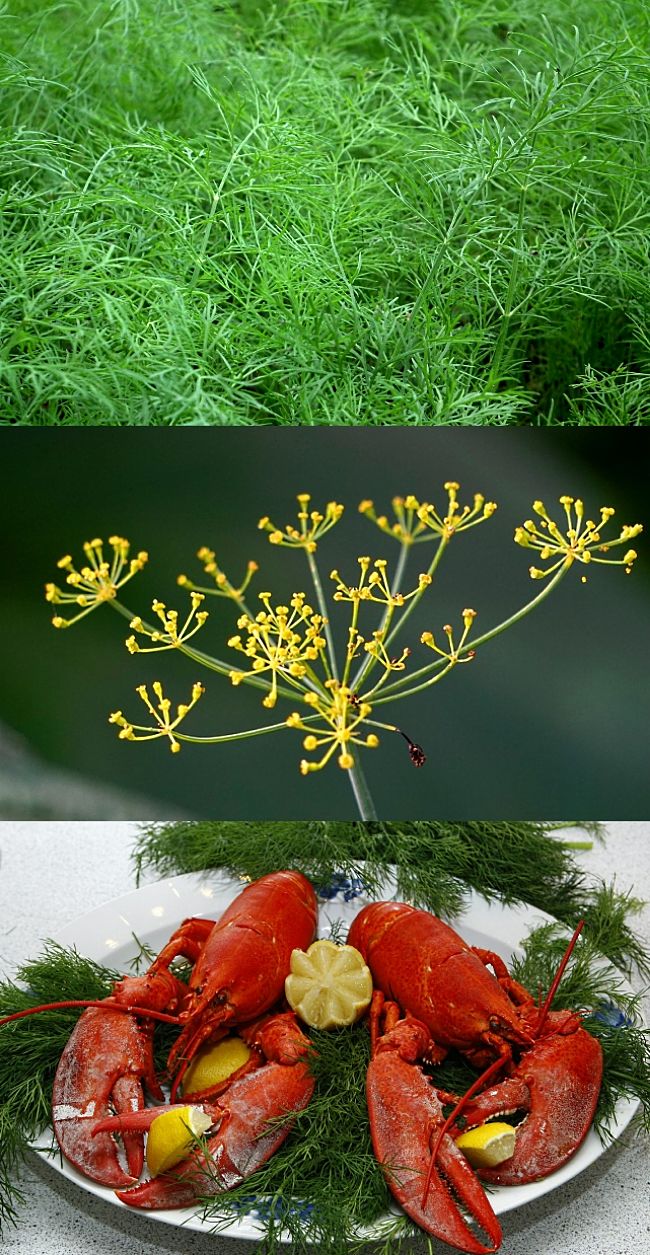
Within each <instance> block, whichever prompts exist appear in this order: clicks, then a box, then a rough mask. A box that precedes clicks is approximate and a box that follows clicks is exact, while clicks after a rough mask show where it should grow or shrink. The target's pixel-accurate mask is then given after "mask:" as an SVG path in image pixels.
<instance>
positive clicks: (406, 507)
mask: <svg viewBox="0 0 650 1255" xmlns="http://www.w3.org/2000/svg"><path fill="white" fill-rule="evenodd" d="M444 489H445V492H446V493H447V506H446V511H445V513H444V514H443V513H441V512H439V511H438V510H437V509H436V507H435V506H434V505H432V504H431V502H429V501H419V500H418V498H417V497H414V496H413V494H412V493H409V495H408V496H406V497H393V500H392V506H393V513H394V515H395V522H391V521H390V519H389V518H388V517H387V516H386V515H385V514H377V513H376V511H375V506H374V502H372V501H368V500H367V501H361V502H360V503H359V513H360V514H363V515H365V517H366V518H367V519H370V521H371V522H372V523H375V524H376V525H377V527H378V528H379V529H380V531H382V532H385V533H386V535H388V536H392V537H393V538H394V539H395V540H398V541H399V542H400V544H403V545H413V544H417V543H418V541H423V540H432V539H433V538H434V537H435V536H438V537H439V538H440V539H443V540H450V539H451V537H452V536H454V535H455V533H456V532H463V531H467V529H468V528H470V527H475V526H476V525H477V524H478V523H483V522H485V520H486V519H489V518H491V517H492V515H493V514H494V512H495V510H496V508H497V506H496V502H494V501H486V500H485V497H484V496H483V494H482V493H480V492H477V493H475V494H474V502H473V504H472V505H471V506H469V505H460V504H459V501H458V493H459V492H460V484H457V483H456V482H455V480H448V481H447V482H446V483H445V484H444Z"/></svg>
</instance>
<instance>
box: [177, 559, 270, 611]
mask: <svg viewBox="0 0 650 1255" xmlns="http://www.w3.org/2000/svg"><path fill="white" fill-rule="evenodd" d="M196 556H197V558H198V559H199V562H202V563H203V570H204V572H205V574H206V575H207V576H208V578H209V579H211V580H212V581H213V585H210V586H209V587H208V588H206V587H205V586H204V585H202V584H195V583H194V581H193V580H191V579H190V578H189V576H188V575H179V576H178V577H177V579H176V583H177V584H179V585H180V587H181V588H187V589H191V590H193V591H194V592H198V593H203V594H204V595H206V596H210V597H228V598H229V599H230V600H231V601H236V602H239V603H241V602H242V601H243V599H244V593H245V592H246V589H247V588H248V585H249V584H250V582H251V580H252V578H253V576H254V574H255V572H256V571H257V570H259V567H258V564H257V562H252V561H251V562H248V563H247V564H246V573H245V575H244V578H243V580H242V582H241V584H239V585H238V586H237V587H236V586H235V585H234V584H232V583H231V582H230V580H229V579H228V576H227V575H226V573H225V571H223V570H222V569H221V567H220V566H219V563H218V562H217V559H216V555H215V552H214V549H208V547H207V545H202V546H201V548H200V549H199V550H198V552H197V555H196Z"/></svg>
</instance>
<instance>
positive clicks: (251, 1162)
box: [100, 1012, 314, 1210]
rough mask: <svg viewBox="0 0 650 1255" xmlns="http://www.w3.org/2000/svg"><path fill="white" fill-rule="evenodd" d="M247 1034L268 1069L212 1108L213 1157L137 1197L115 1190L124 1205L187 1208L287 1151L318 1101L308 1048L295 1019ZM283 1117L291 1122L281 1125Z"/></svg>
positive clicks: (137, 1191)
mask: <svg viewBox="0 0 650 1255" xmlns="http://www.w3.org/2000/svg"><path fill="white" fill-rule="evenodd" d="M247 1032H248V1034H249V1035H250V1036H251V1038H253V1037H254V1044H255V1046H256V1048H257V1049H259V1050H260V1051H261V1052H262V1053H263V1055H264V1057H265V1058H266V1059H267V1063H265V1064H264V1065H263V1066H262V1067H260V1068H257V1069H256V1070H255V1071H252V1072H248V1073H247V1074H246V1075H244V1076H240V1078H239V1079H238V1080H236V1081H235V1082H234V1083H233V1084H232V1086H231V1087H230V1089H229V1090H228V1092H227V1093H226V1094H224V1095H223V1096H222V1097H221V1098H219V1099H218V1100H216V1101H215V1102H214V1104H210V1108H209V1110H210V1112H211V1113H212V1110H213V1108H214V1110H215V1112H216V1117H217V1118H216V1119H215V1123H216V1122H217V1120H218V1123H219V1127H218V1129H217V1131H216V1133H215V1134H213V1135H211V1136H210V1137H209V1138H208V1142H207V1148H208V1155H207V1156H205V1155H204V1154H203V1153H202V1151H201V1150H200V1149H197V1150H195V1151H193V1152H192V1154H191V1155H190V1156H189V1157H188V1159H186V1160H185V1161H184V1162H183V1163H182V1164H179V1166H178V1168H175V1169H174V1170H173V1171H170V1172H166V1173H163V1174H162V1175H161V1176H159V1177H156V1178H155V1179H154V1180H151V1181H144V1182H143V1183H142V1184H141V1185H137V1186H136V1187H135V1188H134V1189H132V1190H118V1198H120V1199H121V1201H122V1202H123V1203H127V1204H128V1206H129V1207H139V1208H142V1209H144V1210H154V1209H155V1210H159V1209H165V1208H170V1207H190V1206H191V1205H192V1204H193V1203H195V1202H196V1200H197V1198H205V1197H209V1196H211V1195H213V1194H218V1193H221V1191H223V1190H229V1189H232V1188H233V1187H234V1186H235V1185H239V1183H240V1182H241V1181H243V1180H245V1179H246V1178H247V1177H249V1176H251V1175H252V1173H254V1172H255V1171H256V1170H257V1169H258V1168H259V1167H261V1165H262V1164H263V1163H266V1160H267V1159H270V1157H271V1155H273V1154H274V1152H275V1151H276V1150H278V1148H279V1147H280V1146H281V1145H282V1143H283V1141H284V1140H285V1138H286V1137H287V1135H288V1133H289V1132H290V1130H291V1127H292V1124H293V1117H294V1116H295V1115H296V1113H297V1112H299V1111H302V1110H303V1108H304V1107H306V1106H307V1104H308V1102H309V1100H310V1098H311V1096H312V1093H313V1089H314V1079H313V1077H312V1075H311V1073H310V1070H309V1065H308V1061H307V1054H308V1050H309V1041H308V1039H307V1038H306V1037H305V1036H304V1034H303V1033H302V1032H301V1030H300V1029H299V1028H298V1025H297V1024H296V1021H295V1017H294V1015H293V1013H292V1012H289V1013H285V1014H282V1015H275V1016H271V1017H270V1018H269V1019H267V1020H266V1021H262V1022H261V1023H260V1024H258V1025H256V1026H254V1028H249V1029H248V1030H247ZM282 1115H286V1117H287V1118H286V1120H282V1121H280V1120H278V1116H282ZM100 1136H101V1134H100Z"/></svg>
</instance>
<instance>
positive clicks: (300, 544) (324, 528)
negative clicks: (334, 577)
mask: <svg viewBox="0 0 650 1255" xmlns="http://www.w3.org/2000/svg"><path fill="white" fill-rule="evenodd" d="M297 501H298V527H294V526H293V524H291V523H287V525H286V527H285V528H284V529H283V528H281V527H276V525H275V523H272V522H271V520H270V518H268V516H267V515H264V517H263V518H261V519H260V520H259V523H258V524H257V526H258V527H259V528H260V529H261V530H262V531H265V532H268V533H269V541H270V543H271V544H272V545H286V546H288V547H289V548H290V549H304V550H305V551H306V552H307V553H315V552H316V549H317V548H318V541H319V540H320V538H321V536H324V535H325V533H326V532H329V531H330V529H331V528H332V527H335V526H336V524H337V523H338V522H339V520H340V519H341V517H342V515H343V511H344V509H345V506H342V505H339V504H338V502H337V501H328V502H327V505H326V506H325V508H324V512H323V511H321V510H311V509H310V508H309V507H310V502H311V497H310V495H309V493H308V492H301V493H299V494H298V497H297Z"/></svg>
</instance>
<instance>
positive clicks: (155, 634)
mask: <svg viewBox="0 0 650 1255" xmlns="http://www.w3.org/2000/svg"><path fill="white" fill-rule="evenodd" d="M204 601H205V597H204V595H203V593H196V592H193V593H190V603H191V604H190V610H189V613H188V615H187V617H186V619H185V622H184V623H183V624H182V625H181V626H180V627H179V626H178V610H168V609H167V607H166V605H165V603H164V602H163V601H158V599H157V598H156V600H155V601H153V602H152V605H151V609H152V610H153V612H154V614H155V615H156V616H157V617H158V619H159V620H160V622H161V624H162V630H161V629H160V628H151V627H149V626H148V624H146V623H143V621H142V619H141V618H140V616H139V615H136V616H135V618H134V619H131V623H130V625H129V626H130V627H132V628H133V631H134V632H137V633H138V634H139V635H140V636H144V637H147V638H148V639H149V640H150V641H151V645H141V644H140V643H139V641H138V640H137V639H136V637H135V635H134V636H129V637H128V638H127V640H126V641H125V644H126V647H127V649H128V651H129V653H130V654H152V653H156V652H157V651H159V650H162V649H178V647H179V646H180V645H182V644H183V643H184V642H185V641H188V640H190V638H191V637H192V636H194V635H195V633H196V632H199V631H200V629H201V628H202V627H203V624H204V623H205V621H206V619H207V618H208V612H207V610H199V606H200V605H201V604H202V602H204Z"/></svg>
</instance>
